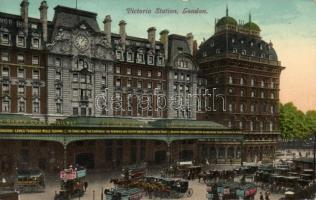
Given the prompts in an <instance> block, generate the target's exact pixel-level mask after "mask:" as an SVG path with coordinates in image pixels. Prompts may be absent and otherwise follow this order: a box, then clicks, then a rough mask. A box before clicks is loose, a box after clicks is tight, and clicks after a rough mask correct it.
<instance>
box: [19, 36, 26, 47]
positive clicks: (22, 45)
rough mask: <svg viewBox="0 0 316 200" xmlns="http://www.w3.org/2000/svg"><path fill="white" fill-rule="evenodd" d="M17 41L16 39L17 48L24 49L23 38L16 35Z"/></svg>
mask: <svg viewBox="0 0 316 200" xmlns="http://www.w3.org/2000/svg"><path fill="white" fill-rule="evenodd" d="M17 39H18V41H17V46H19V47H25V37H24V36H22V35H18V37H17Z"/></svg>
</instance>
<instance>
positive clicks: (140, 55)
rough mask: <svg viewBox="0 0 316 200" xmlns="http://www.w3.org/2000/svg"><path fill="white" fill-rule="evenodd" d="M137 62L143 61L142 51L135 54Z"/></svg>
mask: <svg viewBox="0 0 316 200" xmlns="http://www.w3.org/2000/svg"><path fill="white" fill-rule="evenodd" d="M137 63H144V54H142V53H138V54H137Z"/></svg>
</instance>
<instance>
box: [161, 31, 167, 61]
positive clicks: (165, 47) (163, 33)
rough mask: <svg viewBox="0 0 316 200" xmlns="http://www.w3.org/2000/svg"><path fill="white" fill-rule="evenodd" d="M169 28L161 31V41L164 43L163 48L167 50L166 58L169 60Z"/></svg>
mask: <svg viewBox="0 0 316 200" xmlns="http://www.w3.org/2000/svg"><path fill="white" fill-rule="evenodd" d="M168 34H169V31H168V30H166V29H165V30H163V31H161V32H160V42H161V43H162V44H163V48H164V51H165V60H168V40H169V39H168Z"/></svg>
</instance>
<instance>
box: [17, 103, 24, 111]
mask: <svg viewBox="0 0 316 200" xmlns="http://www.w3.org/2000/svg"><path fill="white" fill-rule="evenodd" d="M18 109H19V110H18V111H19V112H25V102H24V101H20V102H19V108H18Z"/></svg>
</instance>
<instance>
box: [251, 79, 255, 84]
mask: <svg viewBox="0 0 316 200" xmlns="http://www.w3.org/2000/svg"><path fill="white" fill-rule="evenodd" d="M250 85H251V86H255V79H253V78H252V79H251V81H250Z"/></svg>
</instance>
